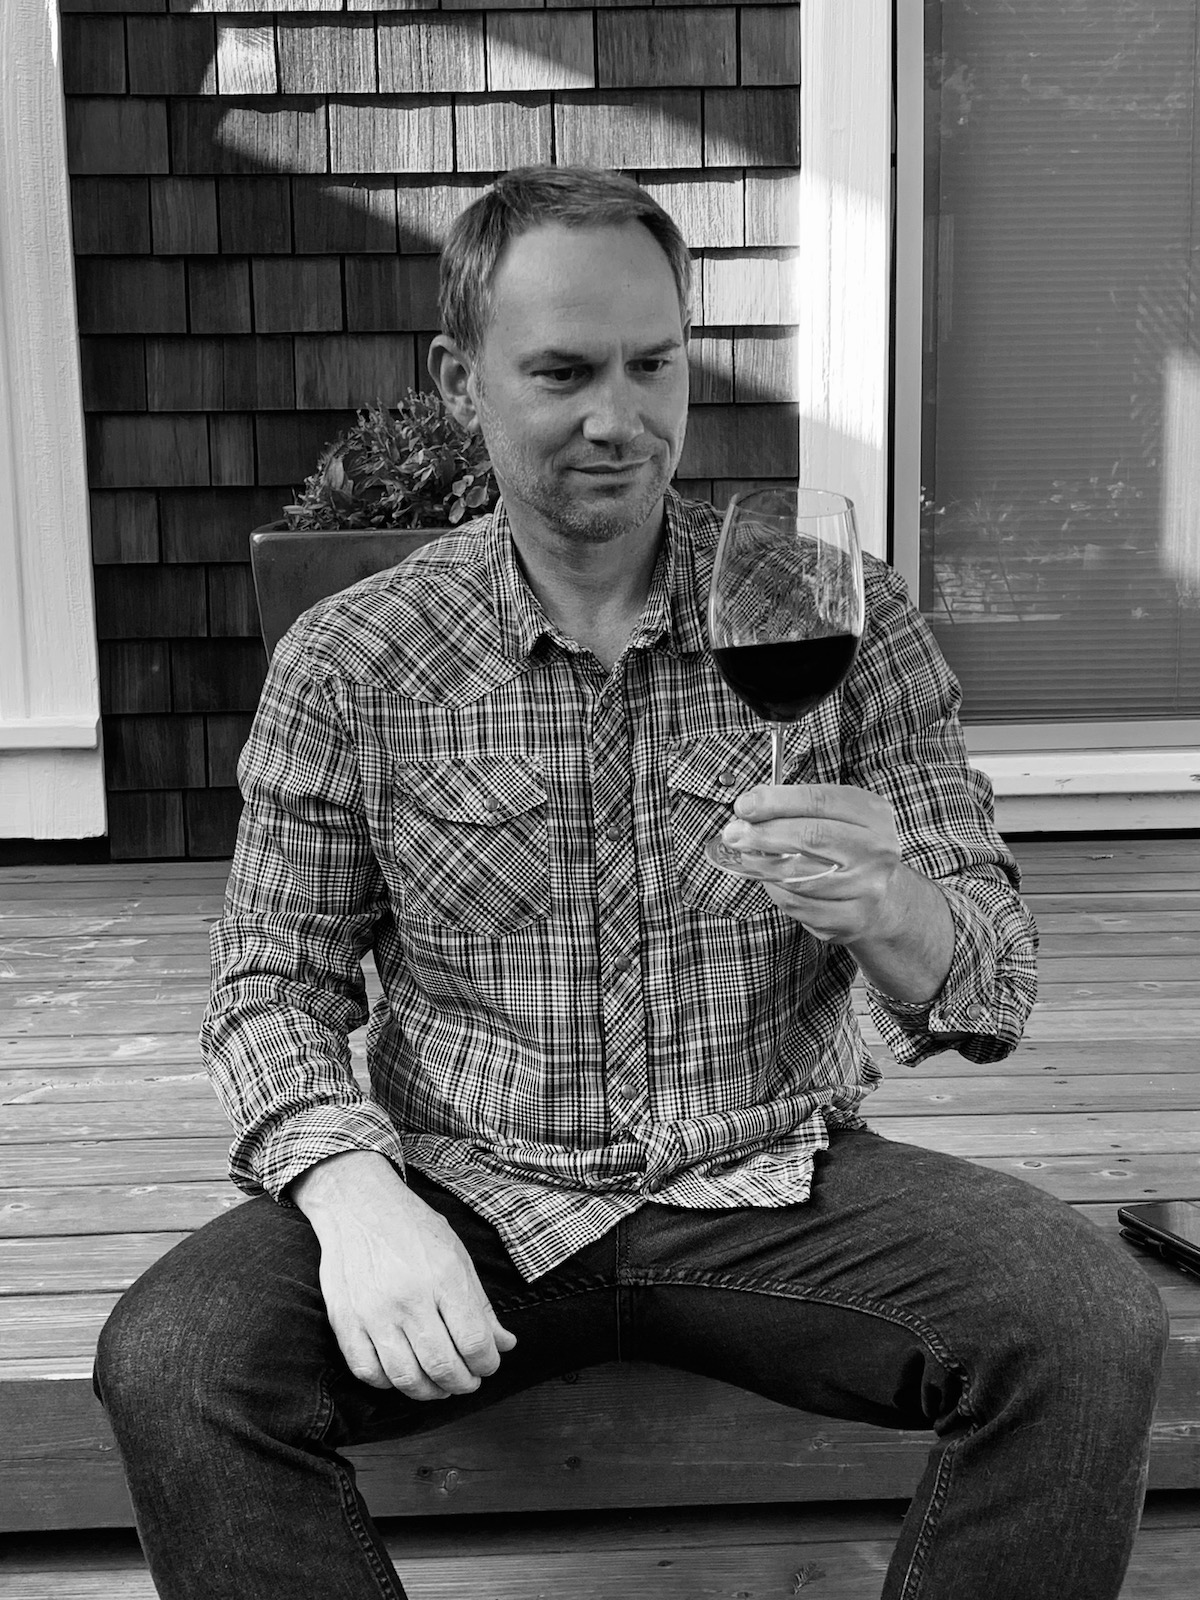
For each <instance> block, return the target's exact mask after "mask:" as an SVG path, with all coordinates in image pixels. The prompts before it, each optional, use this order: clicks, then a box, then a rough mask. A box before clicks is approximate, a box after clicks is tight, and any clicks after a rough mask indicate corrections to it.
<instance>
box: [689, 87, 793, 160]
mask: <svg viewBox="0 0 1200 1600" xmlns="http://www.w3.org/2000/svg"><path fill="white" fill-rule="evenodd" d="M799 161H800V91H799V89H706V90H705V91H704V165H705V166H706V167H735V166H746V167H794V166H796V165H798V163H799ZM697 164H698V163H697ZM681 165H682V163H681Z"/></svg>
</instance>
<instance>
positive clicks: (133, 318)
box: [75, 256, 187, 334]
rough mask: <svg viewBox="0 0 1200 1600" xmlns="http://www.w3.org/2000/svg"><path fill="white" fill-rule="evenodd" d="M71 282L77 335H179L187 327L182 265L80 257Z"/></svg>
mask: <svg viewBox="0 0 1200 1600" xmlns="http://www.w3.org/2000/svg"><path fill="white" fill-rule="evenodd" d="M75 281H76V295H77V298H78V304H79V331H80V333H82V334H88V333H182V332H183V331H184V330H185V329H186V327H187V301H186V295H185V289H184V267H183V262H182V261H179V260H158V259H155V258H148V257H144V256H141V257H137V256H135V257H133V258H132V259H130V258H125V257H119V256H99V257H96V258H93V259H91V260H89V259H87V258H86V257H85V258H84V259H82V260H80V261H79V262H78V263H77V266H76V280H75Z"/></svg>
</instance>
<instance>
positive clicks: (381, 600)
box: [281, 517, 496, 691]
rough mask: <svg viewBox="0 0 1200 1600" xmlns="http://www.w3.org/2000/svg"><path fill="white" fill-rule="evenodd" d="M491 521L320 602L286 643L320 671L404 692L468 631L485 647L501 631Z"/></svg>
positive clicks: (451, 535)
mask: <svg viewBox="0 0 1200 1600" xmlns="http://www.w3.org/2000/svg"><path fill="white" fill-rule="evenodd" d="M488 525H489V519H488V518H487V517H481V518H477V519H476V520H475V521H473V522H470V523H467V524H466V525H465V526H464V527H462V528H461V529H456V530H454V531H453V532H448V533H445V534H441V535H439V536H438V537H437V538H436V539H432V540H431V541H430V542H429V543H428V544H426V545H422V546H421V547H420V548H419V549H417V550H414V551H413V552H412V553H411V554H410V555H408V556H406V557H405V558H404V560H402V561H401V562H400V563H399V564H398V565H397V566H394V567H389V568H386V569H385V570H384V571H382V572H377V573H373V574H372V575H371V576H370V577H367V578H363V579H361V580H360V581H359V582H358V583H355V584H352V585H351V586H350V587H349V588H348V589H342V590H340V591H339V592H338V593H337V594H332V595H329V596H327V597H326V598H325V599H324V600H319V601H318V602H317V604H316V605H314V606H312V607H311V608H310V609H309V610H307V611H305V612H304V613H303V615H302V616H300V617H299V618H298V619H297V621H296V622H295V623H294V624H293V626H292V627H291V629H290V630H289V632H288V634H287V635H286V638H285V641H284V643H283V645H282V646H281V648H283V649H286V650H287V651H288V652H289V654H290V655H292V656H293V657H294V658H296V659H297V660H298V661H302V662H303V664H304V667H305V670H306V671H307V672H308V673H309V674H311V675H312V676H314V677H337V678H341V679H347V678H350V679H359V680H366V681H377V682H382V683H383V684H385V685H389V686H393V687H396V688H398V689H401V691H403V689H404V687H405V682H406V680H407V679H408V678H409V677H410V676H411V670H412V668H413V666H414V664H420V666H421V677H422V678H423V679H426V680H427V678H428V673H429V671H430V670H431V669H432V670H435V671H436V665H437V662H438V660H439V658H440V657H441V656H442V655H443V654H444V653H445V651H446V648H447V644H448V641H450V640H454V639H457V640H460V641H461V639H462V638H463V636H464V633H466V634H469V636H470V638H471V640H472V644H473V647H474V648H475V650H477V651H478V652H481V653H485V652H486V651H487V646H488V643H489V641H490V640H494V639H495V636H496V622H495V613H494V604H493V590H492V576H491V568H490V566H489V562H488V557H487V546H486V538H487V531H488Z"/></svg>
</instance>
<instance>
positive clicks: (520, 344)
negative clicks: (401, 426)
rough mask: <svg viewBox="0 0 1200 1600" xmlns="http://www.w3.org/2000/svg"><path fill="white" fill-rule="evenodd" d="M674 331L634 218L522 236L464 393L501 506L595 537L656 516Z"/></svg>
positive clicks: (681, 402) (681, 386) (672, 398)
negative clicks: (475, 414)
mask: <svg viewBox="0 0 1200 1600" xmlns="http://www.w3.org/2000/svg"><path fill="white" fill-rule="evenodd" d="M685 340H686V335H685V331H684V328H683V322H682V316H681V313H680V306H679V295H678V291H677V290H676V287H675V279H674V277H673V275H672V273H671V268H670V265H669V263H668V261H667V258H666V256H665V254H664V253H663V251H662V249H661V247H660V246H659V245H658V243H657V242H656V241H655V239H654V238H653V236H652V235H651V234H650V233H649V232H648V231H647V230H646V229H645V228H644V227H643V226H642V225H641V223H637V222H632V223H627V224H625V225H623V226H621V227H604V228H587V229H583V228H564V227H561V226H559V225H557V224H555V225H550V226H545V227H539V228H535V229H533V230H531V231H530V232H529V233H525V234H522V235H521V236H520V237H519V238H517V239H515V240H513V241H512V243H511V244H510V245H509V246H508V248H507V249H506V250H505V252H504V254H503V256H502V257H501V258H500V262H499V265H498V267H497V269H496V272H495V275H494V277H493V280H492V318H491V321H490V323H489V324H488V328H487V331H486V333H485V335H484V340H483V345H482V347H481V349H480V350H479V352H478V354H477V357H476V359H475V361H474V363H473V364H472V373H471V379H470V383H469V392H470V394H471V397H472V399H473V400H474V401H475V405H476V408H477V411H478V415H479V420H480V424H481V427H482V429H483V437H484V439H485V441H486V443H487V446H488V451H489V453H490V455H491V460H492V465H493V467H494V468H495V472H496V478H497V481H498V482H499V484H500V488H501V492H502V493H503V495H504V501H505V505H506V506H507V507H508V510H509V514H510V516H513V517H514V518H515V519H516V520H517V522H518V524H519V523H520V521H521V520H522V519H523V514H528V513H533V514H534V516H535V517H536V518H537V519H538V520H539V521H540V522H541V523H542V524H543V525H545V526H546V527H548V528H549V529H550V530H551V531H553V532H556V533H558V534H560V535H563V536H566V537H567V538H571V539H574V540H577V541H579V542H583V543H604V542H606V541H608V540H610V539H614V538H617V537H620V536H621V535H622V534H625V533H633V532H635V531H636V530H638V529H640V528H643V527H651V526H653V527H655V528H656V526H657V520H658V518H659V516H660V515H661V505H662V497H663V491H664V490H665V489H666V487H667V484H668V483H669V482H670V480H671V477H672V474H673V473H674V471H675V468H676V467H677V466H678V464H679V457H680V453H681V452H682V449H683V435H684V429H685V427H686V425H687V403H688V373H687V350H686V343H685Z"/></svg>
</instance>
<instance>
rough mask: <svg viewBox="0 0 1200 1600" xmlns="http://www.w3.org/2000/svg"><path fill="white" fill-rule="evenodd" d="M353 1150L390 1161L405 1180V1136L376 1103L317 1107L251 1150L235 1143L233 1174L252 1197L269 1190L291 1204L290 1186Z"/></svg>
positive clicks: (262, 1137) (275, 1130) (278, 1126)
mask: <svg viewBox="0 0 1200 1600" xmlns="http://www.w3.org/2000/svg"><path fill="white" fill-rule="evenodd" d="M351 1150H372V1151H375V1152H377V1153H378V1154H379V1155H382V1156H386V1157H387V1158H388V1160H389V1161H390V1162H391V1163H392V1165H393V1166H394V1167H395V1168H396V1171H397V1172H398V1173H399V1175H400V1177H402V1178H403V1177H404V1174H405V1164H404V1150H403V1147H402V1145H401V1142H400V1135H399V1133H398V1132H397V1130H396V1127H395V1124H394V1123H393V1122H392V1120H391V1118H390V1117H389V1116H388V1115H387V1114H386V1113H385V1112H384V1111H383V1110H381V1108H380V1107H379V1106H377V1105H376V1104H375V1102H374V1101H372V1100H361V1101H358V1102H356V1103H355V1104H353V1105H321V1106H314V1107H312V1109H311V1110H308V1111H302V1112H299V1113H298V1114H297V1115H295V1116H293V1117H289V1118H287V1120H286V1121H283V1122H280V1123H277V1124H276V1125H275V1126H274V1127H272V1128H271V1130H270V1132H269V1133H267V1134H265V1135H260V1136H259V1138H258V1139H256V1140H255V1141H254V1143H253V1145H252V1147H251V1148H245V1147H242V1146H239V1145H237V1144H235V1145H234V1147H233V1149H232V1151H231V1152H230V1165H229V1175H230V1177H231V1178H232V1179H233V1181H234V1183H236V1184H237V1186H238V1188H239V1189H244V1190H246V1191H247V1192H248V1193H251V1194H261V1193H263V1192H264V1191H265V1192H266V1193H267V1194H269V1195H271V1196H272V1198H273V1199H275V1200H278V1201H279V1202H280V1203H281V1204H282V1205H291V1204H292V1202H291V1201H290V1200H288V1199H287V1198H286V1197H285V1190H286V1189H287V1186H288V1185H289V1184H290V1183H293V1182H294V1181H295V1180H296V1179H297V1178H299V1177H300V1176H301V1175H302V1174H303V1173H305V1172H307V1171H308V1170H309V1168H310V1167H315V1166H316V1165H317V1163H318V1162H319V1161H325V1160H327V1159H328V1158H329V1157H330V1156H340V1155H345V1154H346V1153H347V1152H349V1151H351Z"/></svg>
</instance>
